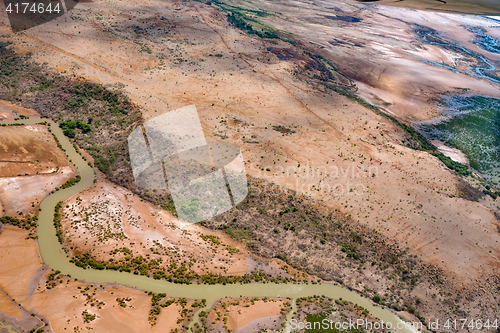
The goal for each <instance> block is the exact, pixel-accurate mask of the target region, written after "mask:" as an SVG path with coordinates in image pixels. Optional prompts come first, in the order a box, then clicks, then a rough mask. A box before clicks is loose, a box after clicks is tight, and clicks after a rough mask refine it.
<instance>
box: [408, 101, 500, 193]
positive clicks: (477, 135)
mask: <svg viewBox="0 0 500 333" xmlns="http://www.w3.org/2000/svg"><path fill="white" fill-rule="evenodd" d="M444 103H445V107H444V109H445V111H444V112H443V115H442V116H441V117H438V118H436V119H433V120H430V121H425V122H420V123H417V124H415V126H416V127H417V128H418V129H419V130H420V131H422V132H423V133H424V134H425V135H426V136H427V137H428V138H430V139H437V140H440V141H442V142H444V143H445V144H446V145H448V146H451V147H454V148H457V149H460V150H461V151H462V152H463V153H464V154H465V155H466V156H467V158H468V159H469V161H470V165H471V167H472V168H474V169H475V170H477V171H478V172H479V173H481V174H482V175H483V177H484V178H485V179H486V180H488V181H490V182H492V183H494V184H497V185H498V184H500V99H496V98H490V97H484V96H452V97H446V98H445V99H444Z"/></svg>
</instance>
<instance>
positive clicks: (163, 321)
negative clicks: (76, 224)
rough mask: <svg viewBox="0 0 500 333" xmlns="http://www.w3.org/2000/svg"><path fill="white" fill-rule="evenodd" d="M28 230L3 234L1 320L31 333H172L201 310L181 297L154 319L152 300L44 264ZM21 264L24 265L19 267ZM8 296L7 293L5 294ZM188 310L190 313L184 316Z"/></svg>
mask: <svg viewBox="0 0 500 333" xmlns="http://www.w3.org/2000/svg"><path fill="white" fill-rule="evenodd" d="M27 234H28V232H27V231H24V230H21V229H18V228H16V227H12V226H5V228H4V231H3V232H2V233H1V234H0V260H2V265H1V267H0V291H1V293H0V295H1V298H0V304H2V305H5V307H3V306H2V313H0V320H1V321H3V322H6V323H7V324H9V325H11V326H13V327H14V328H16V329H22V331H23V332H28V331H29V330H30V329H31V328H33V327H35V328H43V327H44V325H47V327H45V332H64V331H70V332H87V331H89V330H95V331H98V332H120V331H123V332H145V331H148V332H170V331H174V330H175V329H178V330H179V329H181V327H182V325H184V324H186V322H187V320H188V318H189V316H190V315H191V314H192V311H193V310H196V306H194V307H193V306H192V305H193V303H194V300H183V299H176V300H175V302H171V304H170V305H169V306H168V307H166V308H165V309H163V310H162V311H161V312H160V313H159V314H158V315H156V316H152V315H151V313H150V312H151V310H152V308H153V297H152V296H151V295H148V294H146V293H144V292H141V291H137V290H132V289H129V288H125V287H117V286H112V285H105V286H102V285H88V284H85V283H84V282H79V281H75V279H71V278H69V277H67V276H64V275H61V274H59V273H57V272H53V271H51V270H50V269H49V268H47V267H45V266H43V264H42V262H41V260H40V257H39V254H38V246H37V244H36V242H35V241H33V240H26V239H25V238H26V236H27ZM19 263H22V264H19ZM5 294H7V295H8V297H7V296H4V295H5ZM184 309H187V310H186V311H184V312H183V310H184Z"/></svg>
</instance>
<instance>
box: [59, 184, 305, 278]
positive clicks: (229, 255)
mask: <svg viewBox="0 0 500 333" xmlns="http://www.w3.org/2000/svg"><path fill="white" fill-rule="evenodd" d="M61 224H62V237H63V239H64V242H65V247H66V248H67V250H68V251H69V252H70V253H71V254H72V255H73V256H74V257H75V258H76V260H75V261H76V263H77V264H78V265H84V264H85V263H86V262H87V257H86V256H88V258H92V259H93V260H94V261H96V262H98V263H100V264H101V265H104V266H108V269H116V270H125V271H129V272H133V273H134V274H141V275H150V276H154V278H165V279H169V280H170V281H174V282H176V283H191V282H192V281H193V279H195V280H198V281H204V282H205V283H213V282H214V281H218V282H219V283H221V282H226V281H225V280H224V281H222V280H220V279H228V280H229V281H232V280H234V279H238V277H240V279H243V280H242V281H252V280H255V279H262V278H263V279H285V278H287V279H298V280H308V279H310V277H309V276H308V275H307V274H305V275H303V274H299V273H298V272H291V271H290V270H288V269H286V270H284V269H283V268H282V267H280V266H279V264H278V263H269V262H267V261H263V260H262V259H261V258H257V257H255V256H252V255H251V254H250V253H249V251H248V249H247V248H246V246H245V244H241V243H238V242H236V241H234V240H232V239H231V238H230V237H229V236H228V235H227V234H225V233H222V232H220V231H216V232H213V231H209V230H206V229H204V228H201V227H200V225H198V224H191V223H185V222H182V221H179V220H178V219H177V218H175V217H174V216H172V215H171V214H170V213H169V212H166V211H165V210H162V209H159V208H158V207H155V206H153V205H152V204H150V203H146V202H144V201H143V200H141V199H140V198H138V197H137V196H136V195H134V194H132V193H131V192H129V191H127V190H124V189H123V188H120V187H117V186H116V185H113V184H110V183H108V182H106V181H101V180H100V181H98V182H97V184H96V185H95V186H94V187H92V188H91V189H89V190H86V191H83V192H81V193H79V194H78V195H75V196H74V197H72V198H71V199H69V200H67V201H66V202H65V203H64V206H63V208H62V221H61ZM101 269H102V266H101ZM259 274H262V275H263V276H262V277H260V276H259ZM223 276H225V277H223Z"/></svg>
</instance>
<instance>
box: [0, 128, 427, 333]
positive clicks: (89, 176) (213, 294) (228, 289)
mask: <svg viewBox="0 0 500 333" xmlns="http://www.w3.org/2000/svg"><path fill="white" fill-rule="evenodd" d="M44 120H45V119H40V118H30V119H23V120H19V121H14V120H3V121H0V124H1V123H4V124H13V123H23V124H26V125H29V124H36V123H40V122H41V121H44ZM47 123H49V124H50V128H51V131H52V133H53V134H55V135H56V137H57V138H58V140H59V141H60V144H61V146H62V148H63V149H64V151H65V153H66V155H67V156H68V158H69V159H70V160H71V162H72V163H73V164H74V166H75V167H76V169H77V171H78V174H79V175H80V176H81V181H80V182H78V183H77V184H76V185H74V186H72V187H69V188H66V189H64V190H59V191H56V192H54V193H52V194H49V195H48V196H47V197H46V198H45V199H44V200H43V201H42V202H41V204H40V208H41V211H40V215H39V220H38V227H37V235H38V244H39V247H40V254H41V256H42V260H43V262H44V263H45V264H46V265H47V266H49V267H50V268H51V269H53V270H59V271H61V273H63V274H65V275H70V276H71V277H72V278H76V279H78V280H83V281H86V282H87V283H94V284H105V283H115V284H118V285H123V286H128V287H132V288H135V289H139V290H144V291H152V292H154V293H166V294H167V295H168V296H171V297H185V298H190V299H203V298H204V299H206V301H207V307H206V308H204V309H200V310H198V312H197V313H196V315H195V317H194V319H193V321H192V322H191V324H190V326H192V325H193V323H194V322H195V321H197V320H198V317H197V314H198V313H199V312H200V311H201V310H207V309H209V308H210V307H211V306H212V305H213V304H214V303H215V302H216V301H217V300H219V299H221V298H227V297H231V298H238V297H289V298H291V299H292V304H294V302H295V299H297V298H300V297H307V296H313V295H325V296H327V297H330V298H333V299H338V298H342V299H344V300H347V301H349V302H352V303H354V304H358V305H360V306H362V307H364V308H365V309H367V310H368V311H369V312H370V314H372V315H373V316H374V317H377V318H379V319H380V320H383V321H384V322H385V323H391V324H392V325H391V326H392V327H393V328H394V331H395V332H402V333H413V332H417V329H416V328H415V327H416V326H413V325H412V324H411V323H405V322H404V321H402V320H401V318H400V317H398V316H397V315H396V314H395V313H393V312H392V311H390V310H388V309H384V308H382V307H380V306H376V305H374V304H373V303H372V302H371V301H369V300H368V299H366V298H364V297H362V296H360V295H358V294H357V293H355V292H352V291H350V290H347V289H345V288H342V287H339V286H336V285H334V284H330V283H323V284H305V283H300V284H292V283H289V284H285V283H279V284H276V283H250V284H228V285H205V284H192V285H179V284H175V283H171V282H167V281H165V280H155V279H152V278H148V277H146V276H139V275H134V274H131V273H126V272H118V271H114V270H95V269H91V268H87V269H83V268H80V267H77V266H75V265H74V264H72V263H70V262H69V259H70V258H69V256H68V254H67V253H66V252H65V251H64V249H63V247H62V245H61V244H60V243H59V241H58V239H57V236H56V228H55V227H54V224H53V218H54V209H55V206H56V205H57V203H58V202H59V201H64V200H66V199H68V198H70V197H72V196H73V195H76V194H77V193H79V192H80V191H82V190H84V189H86V188H89V187H90V186H92V185H93V183H94V179H95V177H96V175H95V172H94V170H93V169H92V168H91V167H90V166H89V165H88V163H87V162H86V161H84V160H83V158H82V157H81V156H80V155H79V154H78V153H77V151H76V150H75V148H74V147H73V145H72V143H71V142H70V141H69V140H68V139H67V138H66V137H65V136H64V135H63V133H62V130H61V129H60V128H59V127H58V126H57V124H55V123H53V122H52V121H47ZM292 316H293V313H292V311H291V312H290V313H289V314H288V316H287V321H288V322H289V320H290V319H292ZM398 327H401V328H398ZM0 328H1V327H0ZM284 331H285V332H289V331H290V330H289V327H286V328H285V329H284Z"/></svg>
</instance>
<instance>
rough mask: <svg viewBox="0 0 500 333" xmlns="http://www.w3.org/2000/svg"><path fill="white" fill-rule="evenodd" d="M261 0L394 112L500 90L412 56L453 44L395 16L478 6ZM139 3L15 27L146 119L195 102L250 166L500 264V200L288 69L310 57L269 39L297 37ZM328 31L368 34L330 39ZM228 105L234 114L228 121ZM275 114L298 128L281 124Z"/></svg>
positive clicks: (207, 124)
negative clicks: (432, 42) (470, 192)
mask: <svg viewBox="0 0 500 333" xmlns="http://www.w3.org/2000/svg"><path fill="white" fill-rule="evenodd" d="M255 3H256V4H257V5H259V6H261V8H263V9H267V8H268V6H270V7H271V8H270V9H268V11H270V12H273V13H275V12H278V11H279V12H280V13H281V16H280V17H277V16H270V17H266V18H265V20H266V21H268V22H272V24H273V26H276V27H277V28H279V29H282V30H286V29H288V30H289V32H291V33H294V34H296V35H298V36H303V38H304V39H305V38H308V40H309V41H311V42H314V43H316V44H318V45H322V46H325V49H320V50H319V51H320V52H323V54H324V55H325V56H328V58H329V59H331V60H332V62H333V63H334V64H338V65H337V66H338V68H339V70H340V71H341V72H343V73H346V74H347V75H348V76H350V77H352V78H354V79H356V81H358V82H362V81H364V82H366V83H364V84H365V85H366V87H368V88H366V91H365V92H364V91H363V89H364V88H363V87H361V86H362V84H361V83H360V84H358V86H360V93H361V95H362V96H363V97H365V98H367V99H369V98H370V97H371V99H375V97H374V96H376V97H377V98H379V99H381V100H382V101H383V102H381V103H386V104H388V103H392V104H393V105H392V106H388V107H387V109H388V110H389V111H390V112H392V113H393V114H395V115H396V116H397V117H398V118H400V119H403V120H405V119H406V120H422V119H428V118H430V117H432V116H435V115H437V108H436V107H435V106H433V104H432V103H429V99H432V98H436V97H437V96H439V95H440V94H443V93H446V92H447V91H451V92H456V91H463V89H462V88H467V89H469V90H468V91H469V92H470V93H474V92H476V93H479V92H480V93H482V94H486V95H491V96H497V97H499V96H500V90H499V89H498V85H495V84H493V83H491V82H489V81H485V80H480V79H474V78H470V77H468V76H466V75H464V74H460V73H453V72H451V71H446V70H444V69H442V68H437V67H433V66H429V65H424V64H421V63H420V62H419V61H418V60H417V58H418V57H427V56H432V55H433V54H438V55H439V54H440V55H445V54H446V52H447V51H445V50H442V49H440V48H438V47H434V46H428V45H423V44H421V43H420V44H419V43H418V39H417V37H416V36H415V34H414V33H413V30H412V29H413V28H412V25H411V24H408V23H405V22H404V21H402V19H401V17H404V15H406V17H407V19H408V20H410V19H412V20H421V21H428V20H429V17H430V15H435V16H437V17H438V18H439V19H436V20H434V21H436V22H448V24H449V25H450V28H448V29H449V30H451V29H452V28H451V27H452V26H454V25H456V24H457V22H458V21H459V20H460V19H463V20H470V21H474V22H476V24H479V23H481V20H480V19H479V18H475V17H469V16H460V17H455V16H453V15H451V14H440V13H429V12H415V11H410V10H406V9H399V8H394V7H380V6H379V7H380V9H379V10H371V9H365V10H363V11H361V12H359V11H360V10H361V9H362V8H363V7H364V6H363V5H361V4H358V3H354V2H348V1H339V2H338V4H337V5H338V8H337V7H336V8H337V9H325V8H324V7H320V6H319V5H320V4H321V3H318V6H314V7H311V6H306V4H305V3H304V4H301V3H300V2H297V3H295V7H294V6H283V5H278V4H274V3H269V4H261V3H258V2H255ZM323 5H325V4H323ZM137 6H139V5H137ZM140 7H141V10H138V8H137V7H136V5H135V4H134V3H133V2H127V4H120V7H117V6H116V5H115V3H114V2H113V1H102V2H91V3H82V4H80V5H79V6H78V7H77V8H75V10H73V11H72V12H71V13H70V14H69V15H68V16H64V17H62V18H61V19H60V20H56V21H52V22H49V23H47V24H45V25H43V26H40V27H37V28H35V29H32V30H30V31H28V32H26V33H25V34H24V35H12V36H11V37H9V39H10V40H13V41H14V43H15V46H14V47H16V45H19V46H22V47H23V48H28V49H30V50H32V51H33V52H34V57H35V59H37V60H39V61H40V62H42V61H46V62H47V63H48V64H49V65H50V66H53V67H54V68H55V67H57V66H61V65H65V66H68V71H69V72H72V73H76V74H78V75H83V76H86V77H88V78H89V79H92V80H96V81H100V82H103V83H105V84H108V83H109V84H116V83H117V82H121V83H123V84H124V85H125V88H124V89H125V90H126V91H128V92H129V93H130V94H131V96H132V98H133V100H134V101H135V102H137V103H138V104H139V105H141V106H142V107H143V108H144V114H145V117H146V118H148V117H154V116H155V115H158V114H161V113H162V112H165V111H167V110H172V109H175V108H178V107H182V106H185V105H189V104H195V105H196V106H197V108H198V112H199V114H200V118H201V121H202V125H203V128H204V131H205V134H206V135H207V136H208V137H211V138H212V139H213V140H219V139H220V138H221V137H222V138H225V140H226V141H231V142H235V143H238V144H240V145H241V146H242V149H243V151H244V157H245V160H246V161H247V162H248V163H247V169H248V172H249V173H250V174H251V175H252V176H255V177H258V178H259V177H260V178H265V179H268V180H271V181H273V182H275V183H277V184H279V185H283V186H286V187H288V188H291V189H293V190H296V191H299V192H305V193H306V194H310V196H311V197H312V198H313V199H318V200H323V201H324V203H325V205H327V206H330V207H334V208H337V209H341V211H343V212H345V213H346V214H351V216H352V217H354V218H355V219H356V220H358V221H359V222H361V223H364V224H366V225H367V226H369V227H371V228H374V229H378V230H380V231H381V232H383V233H384V234H386V235H387V236H388V237H389V238H391V239H395V240H397V241H398V242H399V243H400V244H402V246H408V247H410V248H411V249H413V251H414V252H415V254H418V255H419V257H421V258H422V259H423V260H424V261H426V262H429V263H433V264H437V265H439V267H442V268H443V269H445V270H446V271H448V272H449V273H450V274H451V275H455V276H456V278H457V279H458V280H460V281H463V282H467V283H468V282H475V280H476V279H477V278H479V277H480V276H483V275H489V274H498V270H499V259H498V256H499V252H498V251H499V250H498V242H499V240H500V235H499V234H498V231H497V223H498V222H497V220H496V218H495V216H494V214H493V211H492V209H491V208H490V207H496V203H494V202H492V199H490V198H484V199H482V201H481V202H471V201H467V200H465V199H462V198H460V197H459V194H460V193H459V190H458V178H457V177H456V176H455V175H453V174H452V173H450V172H449V170H448V169H446V168H445V167H444V166H443V165H442V164H441V162H439V161H438V160H437V159H436V158H434V157H432V156H430V155H429V154H427V153H424V152H419V151H414V150H411V149H409V148H406V147H405V146H403V145H402V140H403V138H404V132H403V131H402V130H400V129H399V128H397V127H396V126H394V124H393V123H391V122H390V121H388V120H387V119H384V118H383V117H381V116H379V115H377V114H375V113H373V112H372V111H370V110H368V109H366V108H364V107H362V106H361V105H359V104H357V103H355V102H353V101H351V100H349V99H348V98H346V97H344V96H341V95H338V94H335V93H333V92H331V91H326V90H322V89H321V88H320V87H319V86H312V85H310V84H309V83H308V82H305V81H304V80H301V79H300V78H298V77H297V76H295V75H293V71H294V70H295V69H297V68H299V69H300V68H301V66H304V61H302V60H300V58H299V59H295V58H292V59H291V60H289V61H287V60H280V59H279V58H278V57H277V56H276V55H274V53H272V52H270V51H267V50H268V48H270V47H272V48H284V49H291V48H292V46H291V45H289V44H287V43H284V42H281V41H279V42H276V41H266V40H261V39H256V38H254V37H251V36H248V35H245V34H242V33H240V32H239V31H237V30H235V29H233V28H228V26H227V23H226V21H225V19H224V17H223V16H222V15H221V14H220V12H219V11H218V10H216V9H215V8H213V7H211V6H207V5H204V4H201V3H185V4H181V3H179V4H177V3H170V4H163V3H162V5H159V4H158V5H154V4H153V3H150V4H149V5H148V6H142V5H141V6H140ZM315 7H319V8H315ZM174 9H177V10H174ZM298 9H300V11H299V10H298ZM319 10H321V11H322V12H323V10H324V12H325V13H326V12H328V10H330V11H332V12H339V11H340V12H341V13H347V14H350V15H358V16H360V17H361V18H363V20H364V21H362V22H361V24H356V23H346V22H338V21H332V20H328V22H329V23H328V25H324V24H325V20H327V19H325V18H324V17H323V16H322V17H321V18H318V17H316V16H318V15H319V14H317V11H319ZM291 11H295V12H294V13H293V15H292V13H290V12H291ZM396 14H397V15H398V18H397V19H396V18H392V17H391V15H396ZM96 16H98V17H99V18H100V19H96ZM133 16H135V18H134V17H133ZM161 17H164V18H167V20H162V19H161ZM129 18H130V19H131V20H128V19H129ZM283 18H288V19H289V20H288V21H287V20H285V19H283ZM271 20H272V21H271ZM294 20H295V22H294ZM142 22H144V23H142ZM440 24H443V25H444V24H445V23H440ZM4 30H5V33H8V29H7V28H5V27H4ZM455 34H456V35H457V34H459V33H458V32H456V33H455ZM61 36H64V38H61ZM333 38H343V40H344V41H345V42H346V43H347V42H348V41H349V40H350V41H351V42H350V43H354V42H355V43H362V44H363V46H364V47H362V48H361V47H356V46H334V45H332V44H330V43H327V41H328V40H331V39H333ZM321 39H322V40H324V42H322V43H321ZM309 41H308V42H307V44H310V43H309ZM193 44H194V45H193ZM304 44H305V42H304ZM327 45H330V46H328V47H329V49H328V50H327V49H326V46H327ZM146 46H147V48H148V49H149V51H144V50H145V47H146ZM327 51H331V52H328V53H327ZM210 54H212V56H210ZM215 55H217V56H215ZM432 59H434V58H432ZM434 60H436V59H434ZM359 68H366V70H362V71H360V70H359ZM417 74H418V75H417ZM338 76H339V77H340V79H339V80H342V79H341V76H340V75H338ZM373 78H379V79H373ZM377 82H386V83H383V84H382V83H380V84H379V85H377V84H375V83H377ZM370 83H373V84H374V86H373V87H372V86H370V85H369V84H370ZM380 87H382V88H383V89H382V88H380ZM453 87H460V89H455V88H453ZM369 91H372V92H376V94H375V93H369ZM386 95H391V96H392V97H391V96H389V97H387V96H386ZM212 104H213V106H212ZM424 106H425V107H424ZM230 118H236V119H237V120H238V121H237V122H231V121H224V120H228V119H230ZM275 125H281V126H284V127H287V128H288V127H289V128H293V130H294V131H295V133H293V134H291V135H284V134H282V133H281V132H278V131H275V130H273V128H272V126H275ZM252 136H253V137H252ZM299 163H300V165H301V167H300V168H301V169H300V170H298V165H299ZM327 163H328V164H327ZM267 168H269V169H270V170H271V171H266V170H267ZM262 169H264V170H262ZM373 174H375V176H373ZM313 186H314V188H313ZM325 191H326V192H325ZM445 221H446V222H445ZM476 243H477V244H476ZM490 251H491V252H490Z"/></svg>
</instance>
